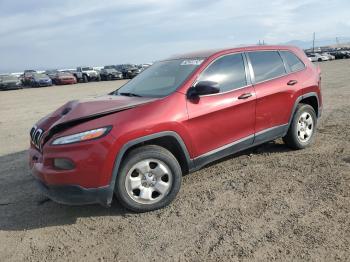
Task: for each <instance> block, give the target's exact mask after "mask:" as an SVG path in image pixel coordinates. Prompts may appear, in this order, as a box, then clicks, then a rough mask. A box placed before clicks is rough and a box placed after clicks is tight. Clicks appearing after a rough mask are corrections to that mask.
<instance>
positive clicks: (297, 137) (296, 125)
mask: <svg viewBox="0 0 350 262" xmlns="http://www.w3.org/2000/svg"><path fill="white" fill-rule="evenodd" d="M316 126H317V117H316V113H315V110H314V109H313V107H312V106H310V105H307V104H298V106H297V108H296V110H295V113H294V116H293V119H292V122H291V123H290V126H289V129H288V132H287V134H286V136H284V137H283V141H284V143H285V144H286V145H287V146H289V147H290V148H292V149H304V148H306V147H308V146H310V145H311V144H312V143H313V142H314V140H315V134H316Z"/></svg>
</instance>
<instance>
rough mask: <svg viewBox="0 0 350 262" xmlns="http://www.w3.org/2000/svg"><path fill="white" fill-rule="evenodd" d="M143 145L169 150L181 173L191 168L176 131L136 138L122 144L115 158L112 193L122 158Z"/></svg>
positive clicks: (185, 172)
mask: <svg viewBox="0 0 350 262" xmlns="http://www.w3.org/2000/svg"><path fill="white" fill-rule="evenodd" d="M143 145H159V146H162V147H164V148H166V149H167V150H169V151H170V152H171V153H172V154H173V155H174V156H175V157H176V159H177V160H178V161H179V164H180V166H181V169H182V172H183V174H187V173H189V172H190V171H191V170H192V169H193V160H192V159H191V158H190V155H189V152H188V150H187V147H186V145H185V143H184V141H183V140H182V138H181V137H180V135H178V134H177V133H176V132H174V131H164V132H160V133H155V134H151V135H147V136H144V137H140V138H136V139H134V140H131V141H129V142H127V143H126V144H124V145H123V147H122V148H121V149H120V151H119V153H118V155H117V156H116V158H115V162H114V167H113V172H112V178H111V181H110V187H111V193H112V194H113V190H114V186H115V181H116V179H117V176H118V173H119V169H120V166H121V164H122V161H123V159H124V158H125V156H126V155H127V154H128V153H129V152H130V151H131V150H133V149H135V148H137V147H140V146H143ZM112 196H113V195H112ZM112 196H111V197H110V198H109V201H112Z"/></svg>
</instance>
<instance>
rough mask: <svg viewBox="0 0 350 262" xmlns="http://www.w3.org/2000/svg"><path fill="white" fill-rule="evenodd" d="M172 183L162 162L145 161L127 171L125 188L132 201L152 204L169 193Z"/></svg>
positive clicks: (168, 169) (168, 172) (167, 168)
mask: <svg viewBox="0 0 350 262" xmlns="http://www.w3.org/2000/svg"><path fill="white" fill-rule="evenodd" d="M172 183H173V175H172V173H171V171H170V168H169V167H168V166H167V165H166V164H165V163H164V162H162V161H160V160H158V159H145V160H142V161H140V162H138V163H136V164H135V165H134V166H133V167H132V168H131V169H130V170H129V172H128V173H127V175H126V179H125V188H126V191H127V193H128V195H129V196H130V197H131V198H132V199H133V200H134V201H136V202H138V203H141V204H153V203H156V202H158V201H160V200H162V199H163V198H164V197H165V196H166V195H167V194H168V193H169V191H170V189H171V186H172Z"/></svg>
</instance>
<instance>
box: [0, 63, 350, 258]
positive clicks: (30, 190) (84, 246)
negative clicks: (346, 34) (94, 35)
mask: <svg viewBox="0 0 350 262" xmlns="http://www.w3.org/2000/svg"><path fill="white" fill-rule="evenodd" d="M321 67H322V70H323V95H324V112H323V117H322V120H321V121H320V122H319V126H318V136H317V139H316V143H315V145H314V146H313V147H311V148H309V149H306V150H302V151H291V150H289V149H288V148H286V147H285V146H284V145H283V144H282V142H281V141H279V140H278V141H275V142H271V143H267V144H264V145H262V146H259V147H256V148H253V149H252V150H249V151H245V152H243V153H240V154H238V155H235V156H232V157H229V158H226V159H225V160H223V161H221V162H219V163H216V164H214V165H211V166H209V167H206V168H204V169H202V170H200V171H198V172H195V173H193V174H190V175H188V176H186V177H184V181H183V186H182V189H181V191H180V193H179V195H178V197H177V199H176V200H175V202H174V203H173V204H172V205H171V206H169V207H167V208H165V209H162V210H158V211H155V212H151V213H146V214H133V213H129V212H127V211H126V210H124V209H123V208H121V207H120V206H119V204H118V203H117V202H114V204H113V206H112V207H111V208H109V209H105V208H103V207H100V206H97V205H96V206H84V207H69V206H63V205H59V204H56V203H54V202H52V201H49V200H47V199H46V198H45V197H44V196H42V195H41V194H40V193H39V191H38V190H37V189H36V187H35V185H34V182H33V179H32V178H31V176H30V175H29V174H28V173H29V170H28V167H27V159H26V148H27V146H28V131H29V129H30V127H31V126H32V124H33V123H34V122H35V121H36V120H38V119H39V118H40V117H42V116H44V115H45V114H47V113H48V112H49V111H52V110H53V109H55V108H57V107H58V106H59V105H61V104H63V103H64V102H65V101H67V100H71V99H75V98H80V97H87V96H94V95H96V94H104V93H107V92H108V91H111V90H113V89H115V88H116V87H118V86H119V85H120V84H121V82H120V81H115V82H103V83H102V82H101V83H89V84H79V85H75V86H62V87H61V86H59V87H49V88H40V89H26V90H18V91H11V92H1V93H0V132H1V133H0V137H1V140H0V166H1V169H0V192H1V196H0V261H24V260H25V261H51V260H70V261H77V260H85V261H111V260H121V261H148V260H151V261H164V260H171V261H173V260H175V261H186V260H187V261H203V260H217V261H224V260H226V261H227V260H230V261H241V260H243V261H245V260H273V259H277V260H283V261H285V260H293V261H294V260H315V261H316V260H317V261H319V260H321V261H334V260H340V261H349V260H350V60H342V61H333V62H327V63H322V64H321Z"/></svg>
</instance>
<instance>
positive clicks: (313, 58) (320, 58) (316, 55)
mask: <svg viewBox="0 0 350 262" xmlns="http://www.w3.org/2000/svg"><path fill="white" fill-rule="evenodd" d="M306 55H307V57H308V58H309V60H310V61H311V62H322V61H328V60H329V58H328V57H327V56H323V55H320V54H319V53H309V54H306Z"/></svg>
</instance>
